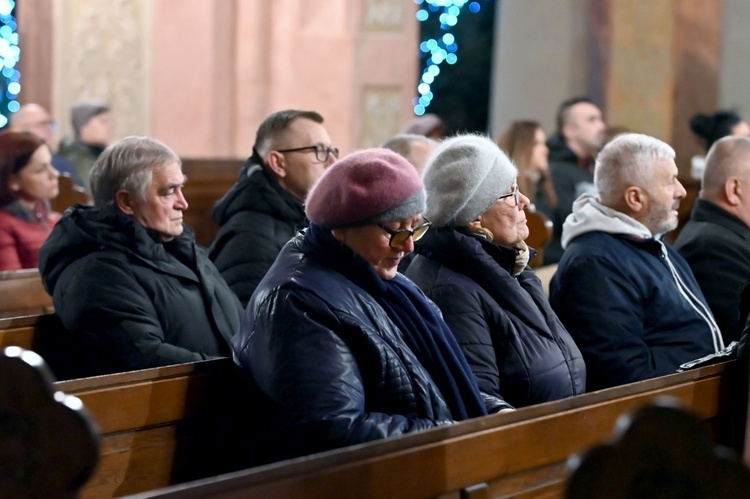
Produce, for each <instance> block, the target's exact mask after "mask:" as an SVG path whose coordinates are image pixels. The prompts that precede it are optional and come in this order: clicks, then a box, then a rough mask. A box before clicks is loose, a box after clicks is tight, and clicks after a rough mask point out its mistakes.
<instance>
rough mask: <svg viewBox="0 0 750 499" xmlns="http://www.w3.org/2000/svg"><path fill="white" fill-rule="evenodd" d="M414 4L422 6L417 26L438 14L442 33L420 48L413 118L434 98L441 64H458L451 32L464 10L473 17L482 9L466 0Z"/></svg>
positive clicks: (420, 0) (425, 0)
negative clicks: (421, 64)
mask: <svg viewBox="0 0 750 499" xmlns="http://www.w3.org/2000/svg"><path fill="white" fill-rule="evenodd" d="M414 3H415V4H417V5H421V6H423V7H422V8H420V9H419V10H418V11H417V20H418V21H419V22H425V21H427V20H428V19H429V18H430V16H431V15H433V14H439V18H438V19H439V21H440V29H441V30H443V31H445V34H443V36H441V37H439V38H438V39H437V40H436V39H434V38H430V39H429V40H425V41H423V42H422V43H421V44H420V45H419V50H420V57H422V58H424V59H426V62H425V66H424V69H423V71H422V77H421V78H420V80H419V85H418V86H417V92H419V97H415V98H414V102H413V104H414V114H416V115H417V116H422V115H423V114H424V113H425V110H426V109H427V107H428V106H429V105H430V103H431V102H432V99H433V98H434V95H433V94H432V91H431V89H430V86H431V85H432V83H433V82H434V81H435V78H437V77H438V76H439V75H440V65H441V64H442V63H444V62H445V63H447V64H451V65H452V64H455V63H456V62H458V54H457V52H458V44H457V43H456V37H455V36H454V35H453V34H452V33H451V29H452V28H453V27H454V26H455V25H456V24H458V18H459V15H460V14H461V12H462V10H463V8H464V7H468V9H469V12H471V13H474V14H476V13H477V12H479V11H480V10H481V5H480V4H479V1H469V0H414Z"/></svg>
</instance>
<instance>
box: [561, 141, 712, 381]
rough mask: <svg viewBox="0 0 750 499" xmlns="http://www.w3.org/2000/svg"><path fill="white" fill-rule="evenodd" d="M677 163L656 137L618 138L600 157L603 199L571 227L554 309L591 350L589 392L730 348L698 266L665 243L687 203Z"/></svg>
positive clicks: (582, 208) (584, 205) (575, 216)
mask: <svg viewBox="0 0 750 499" xmlns="http://www.w3.org/2000/svg"><path fill="white" fill-rule="evenodd" d="M674 157H675V153H674V150H673V149H672V148H671V147H670V146H669V145H667V144H665V143H664V142H662V141H660V140H657V139H655V138H653V137H648V136H646V135H640V134H626V135H622V136H620V137H617V138H616V139H614V140H613V141H612V142H610V143H609V144H607V145H606V146H605V147H604V149H602V151H601V152H600V153H599V155H598V156H597V159H596V167H595V171H594V182H595V184H596V187H597V190H598V194H597V195H596V196H594V195H590V194H584V195H582V196H581V197H579V198H578V199H577V200H576V202H575V203H574V205H573V213H572V214H571V215H570V216H568V218H567V220H566V221H565V225H564V227H563V235H562V243H563V246H564V247H565V248H566V250H565V254H564V255H563V259H562V260H561V261H560V265H559V267H558V271H557V273H556V275H555V276H554V278H553V279H552V283H551V288H550V291H551V296H550V303H551V304H552V307H553V308H554V310H555V312H556V313H557V315H558V317H559V318H560V319H561V320H562V322H563V324H564V325H565V327H566V328H567V329H568V331H569V332H570V333H571V335H572V336H573V338H574V339H575V341H576V344H577V345H578V347H579V348H580V349H581V352H582V353H583V356H584V359H585V361H586V366H587V373H588V376H587V383H586V385H587V388H588V390H597V389H601V388H607V387H611V386H617V385H621V384H625V383H630V382H634V381H640V380H644V379H648V378H653V377H656V376H662V375H666V374H670V373H674V372H675V371H676V370H677V369H678V367H679V366H680V364H682V363H685V362H687V361H690V360H693V359H696V358H699V357H703V356H705V355H709V354H712V353H715V352H717V351H719V350H721V349H723V347H724V344H723V340H722V337H721V333H720V331H719V328H718V326H717V325H716V321H715V320H714V318H713V315H712V313H711V310H710V309H709V307H708V305H707V304H706V300H705V298H704V296H703V294H702V293H701V290H700V288H699V287H698V283H697V282H696V280H695V277H694V276H693V273H692V272H691V270H690V267H689V266H688V264H687V263H686V262H685V260H684V259H683V258H682V257H681V256H680V255H679V254H678V253H677V252H676V251H675V250H674V249H673V248H672V247H670V246H669V245H668V244H666V243H664V242H662V241H661V237H662V236H663V235H664V234H665V233H666V232H669V231H670V230H673V229H674V228H676V227H677V207H678V206H679V202H680V200H681V199H682V198H684V197H685V189H684V188H683V187H682V184H680V181H679V180H678V179H677V173H678V172H677V166H676V165H675V162H674Z"/></svg>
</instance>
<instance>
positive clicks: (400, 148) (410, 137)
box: [380, 133, 439, 159]
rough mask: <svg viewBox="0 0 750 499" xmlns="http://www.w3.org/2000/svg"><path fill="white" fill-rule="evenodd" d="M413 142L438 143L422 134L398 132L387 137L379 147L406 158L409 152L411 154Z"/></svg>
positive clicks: (431, 144) (435, 144)
mask: <svg viewBox="0 0 750 499" xmlns="http://www.w3.org/2000/svg"><path fill="white" fill-rule="evenodd" d="M415 142H420V143H423V144H428V145H430V146H435V147H436V146H437V145H438V144H439V142H438V141H437V140H435V139H431V138H430V137H426V136H424V135H417V134H415V133H400V134H398V135H394V136H393V137H391V138H390V139H388V140H387V141H386V142H385V143H384V144H383V145H382V146H380V147H383V148H385V149H390V150H391V151H393V152H395V153H397V154H399V155H401V156H403V157H404V158H407V159H408V158H409V154H411V148H412V144H414V143H415Z"/></svg>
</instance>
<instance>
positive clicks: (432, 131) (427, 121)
mask: <svg viewBox="0 0 750 499" xmlns="http://www.w3.org/2000/svg"><path fill="white" fill-rule="evenodd" d="M402 133H406V134H414V135H423V136H425V137H429V138H431V139H434V140H438V141H440V140H443V137H445V133H446V129H445V122H444V121H443V119H442V118H441V117H440V116H438V115H437V114H433V113H427V114H423V115H422V116H419V117H417V118H414V119H413V120H411V121H410V122H408V123H407V124H406V125H404V128H403V130H402Z"/></svg>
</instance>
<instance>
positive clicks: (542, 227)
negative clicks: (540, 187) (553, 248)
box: [524, 205, 552, 268]
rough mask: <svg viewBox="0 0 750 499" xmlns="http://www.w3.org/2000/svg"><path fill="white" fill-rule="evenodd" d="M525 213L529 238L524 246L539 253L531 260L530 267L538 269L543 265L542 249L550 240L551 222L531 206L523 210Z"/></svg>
mask: <svg viewBox="0 0 750 499" xmlns="http://www.w3.org/2000/svg"><path fill="white" fill-rule="evenodd" d="M524 211H525V212H526V225H528V227H529V237H527V238H526V244H528V245H529V246H531V247H532V248H534V249H535V250H537V251H538V252H539V254H538V255H537V257H536V258H535V259H534V260H532V262H531V267H533V268H535V267H539V266H541V265H543V264H544V247H545V246H547V244H548V243H549V242H550V241H551V240H552V221H550V219H549V218H547V216H546V215H545V214H544V213H542V212H541V211H537V210H536V208H535V207H534V206H533V205H531V206H527V207H526V209H525V210H524Z"/></svg>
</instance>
